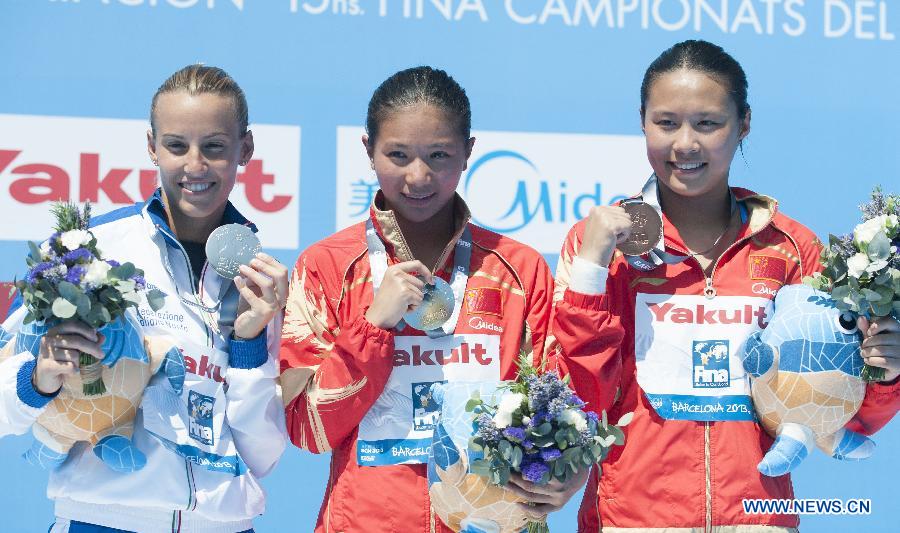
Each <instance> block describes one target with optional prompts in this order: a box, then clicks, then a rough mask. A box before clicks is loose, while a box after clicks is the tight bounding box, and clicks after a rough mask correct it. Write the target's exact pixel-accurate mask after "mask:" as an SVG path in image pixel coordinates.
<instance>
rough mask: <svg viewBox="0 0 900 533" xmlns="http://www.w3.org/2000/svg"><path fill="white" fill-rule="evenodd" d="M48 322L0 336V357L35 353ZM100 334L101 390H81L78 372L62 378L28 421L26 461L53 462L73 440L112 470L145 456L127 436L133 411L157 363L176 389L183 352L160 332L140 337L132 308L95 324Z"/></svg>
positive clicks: (132, 466)
mask: <svg viewBox="0 0 900 533" xmlns="http://www.w3.org/2000/svg"><path fill="white" fill-rule="evenodd" d="M47 330H48V328H47V326H45V325H43V324H39V323H36V322H31V323H29V324H25V325H21V326H20V327H19V329H18V331H16V332H15V334H14V335H10V334H9V333H6V334H5V335H4V337H5V340H4V341H3V342H0V360H3V359H6V358H7V357H10V356H13V355H15V354H18V353H22V352H24V351H28V352H31V353H32V354H33V355H35V357H37V355H38V352H39V349H40V341H41V337H43V335H44V334H45V333H46V332H47ZM100 332H101V333H102V334H103V335H104V337H105V339H104V341H103V352H104V353H105V354H106V357H105V358H104V359H103V369H102V379H103V382H104V384H105V386H106V392H104V393H103V394H99V395H92V396H86V395H85V394H84V392H83V387H82V379H81V375H80V374H78V373H76V374H74V375H72V376H69V377H67V378H66V380H65V382H64V383H63V386H62V390H61V391H60V392H59V395H58V396H57V397H56V398H55V399H54V400H53V401H52V402H50V403H49V404H48V405H47V408H46V410H45V411H44V412H43V413H41V415H40V416H39V417H38V419H37V421H36V422H35V423H34V426H32V433H33V434H34V439H35V440H34V442H33V443H32V446H31V448H30V449H29V450H28V451H27V452H25V459H27V460H28V461H29V462H30V463H32V464H36V465H39V466H42V467H45V468H56V467H58V466H59V465H61V464H62V463H63V461H65V459H66V457H68V454H69V450H71V448H72V446H74V445H75V443H76V442H79V441H86V442H89V443H90V444H91V445H93V450H94V453H95V454H96V455H97V456H98V457H99V458H100V459H101V460H102V461H103V462H104V464H106V465H107V466H108V467H109V468H111V469H113V470H115V471H117V472H133V471H135V470H140V469H141V468H143V467H144V465H145V464H146V462H147V459H146V456H145V455H144V454H143V452H141V451H140V450H139V449H138V448H137V447H136V446H135V445H134V443H133V442H132V441H131V436H132V432H133V431H134V417H135V414H136V412H137V409H138V407H139V406H140V403H141V396H142V395H143V392H144V387H146V386H147V383H149V381H150V378H151V377H152V376H153V374H155V373H156V372H157V371H159V370H160V369H161V370H162V371H163V372H165V374H166V376H167V377H168V380H169V383H170V384H171V386H172V387H173V388H174V389H175V391H176V392H177V393H179V394H180V392H181V388H182V387H183V385H184V373H185V367H184V358H183V357H182V356H181V352H180V351H179V350H178V349H177V348H176V347H175V345H174V344H172V343H171V342H170V341H168V340H167V339H165V338H151V337H147V338H144V337H143V336H142V334H141V329H140V326H139V325H138V324H137V322H136V318H135V317H134V313H133V312H128V313H126V314H125V315H124V316H123V317H122V318H121V319H119V320H116V321H114V322H112V323H110V324H108V325H107V326H105V327H103V328H101V329H100Z"/></svg>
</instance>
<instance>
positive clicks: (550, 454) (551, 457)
mask: <svg viewBox="0 0 900 533" xmlns="http://www.w3.org/2000/svg"><path fill="white" fill-rule="evenodd" d="M561 456H562V452H561V451H559V449H557V448H547V449H546V450H541V460H542V461H544V462H545V463H546V462H549V461H555V460H556V459H559V458H560V457H561Z"/></svg>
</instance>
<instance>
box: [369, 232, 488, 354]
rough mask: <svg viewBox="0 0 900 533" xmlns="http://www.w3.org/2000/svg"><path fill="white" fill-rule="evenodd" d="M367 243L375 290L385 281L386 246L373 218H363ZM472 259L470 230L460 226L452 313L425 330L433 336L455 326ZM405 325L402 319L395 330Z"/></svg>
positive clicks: (452, 282)
mask: <svg viewBox="0 0 900 533" xmlns="http://www.w3.org/2000/svg"><path fill="white" fill-rule="evenodd" d="M366 245H367V246H368V247H369V268H371V270H372V292H373V294H377V293H378V288H379V287H381V282H382V281H384V275H385V273H387V269H388V261H387V249H385V247H384V243H383V242H382V241H381V238H380V237H379V236H378V233H377V232H376V231H375V224H374V223H373V222H372V219H371V218H370V219H368V220H366ZM471 260H472V233H471V232H470V231H469V227H468V225H467V226H466V228H465V229H464V230H463V234H462V236H461V237H460V238H459V240H458V241H456V248H455V249H454V251H453V272H452V274H451V276H450V287H451V288H452V289H453V313H452V314H451V315H450V318H449V319H447V321H446V322H444V325H443V326H441V327H439V328H435V329H431V330H427V331H426V332H425V334H426V335H428V336H429V337H431V338H432V339H435V338H438V337H443V336H446V335H451V334H453V331H454V330H455V329H456V321H457V320H459V312H460V310H462V302H463V296H464V295H465V291H466V284H467V283H468V282H469V265H470V263H471ZM404 327H406V323H405V322H404V321H403V320H400V322H399V323H398V324H397V325H396V326H395V327H394V329H396V330H397V331H402V330H403V328H404Z"/></svg>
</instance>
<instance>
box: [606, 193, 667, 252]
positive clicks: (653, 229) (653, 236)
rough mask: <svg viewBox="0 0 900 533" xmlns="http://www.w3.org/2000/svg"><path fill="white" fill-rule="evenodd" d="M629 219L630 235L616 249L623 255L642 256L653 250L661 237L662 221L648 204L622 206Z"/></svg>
mask: <svg viewBox="0 0 900 533" xmlns="http://www.w3.org/2000/svg"><path fill="white" fill-rule="evenodd" d="M622 209H624V210H625V212H626V213H628V215H629V216H630V217H631V235H629V236H628V240H626V241H625V242H623V243H619V244H618V245H616V247H617V248H618V249H619V251H621V252H622V253H623V254H625V255H644V254H645V253H647V252H649V251H650V250H652V249H653V247H654V246H656V244H657V243H658V242H659V238H660V237H661V236H662V219H661V218H660V217H659V213H657V212H656V209H654V208H653V206H651V205H650V204H647V203H645V202H631V203H627V204H623V205H622Z"/></svg>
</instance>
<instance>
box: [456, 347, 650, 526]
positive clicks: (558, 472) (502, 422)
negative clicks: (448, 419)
mask: <svg viewBox="0 0 900 533" xmlns="http://www.w3.org/2000/svg"><path fill="white" fill-rule="evenodd" d="M518 368H519V371H518V374H517V376H516V380H515V381H513V382H510V383H506V384H504V385H502V387H503V390H502V393H501V395H500V397H499V402H498V403H497V405H491V404H488V403H485V402H484V401H483V400H482V399H481V397H480V395H478V394H475V395H473V397H472V399H471V400H469V402H468V404H467V405H466V410H467V411H469V412H472V413H475V422H474V426H475V434H474V435H473V436H472V438H471V439H470V441H469V449H470V450H472V451H474V452H478V451H480V452H481V453H482V454H483V457H482V458H480V459H477V460H473V461H472V463H471V470H472V472H473V473H475V474H478V475H481V476H483V477H486V478H488V479H489V480H490V481H491V482H492V483H495V484H497V485H506V483H507V482H508V481H509V477H510V473H511V472H519V473H521V475H522V477H523V478H524V479H526V480H528V481H530V482H532V483H537V484H545V483H548V482H549V481H550V480H551V479H557V480H559V481H562V482H565V481H566V480H568V479H569V478H570V477H571V476H572V475H574V474H577V473H578V471H579V470H580V469H582V468H591V467H592V466H593V465H595V464H599V463H600V462H601V461H602V460H603V459H604V458H606V456H607V454H608V453H609V450H610V448H611V447H612V446H613V445H614V444H619V445H621V444H624V442H625V434H624V432H623V431H622V429H621V428H622V427H624V426H626V425H627V424H628V423H629V422H630V421H631V418H632V414H633V413H628V414H626V415H624V416H622V418H621V419H619V421H618V422H617V423H616V425H612V424H610V423H609V422H608V421H607V418H606V412H605V411H604V412H603V413H602V415H599V416H598V415H597V414H596V413H594V412H590V411H589V412H585V411H584V410H583V408H584V407H585V405H586V404H585V402H583V401H582V400H581V399H580V398H579V397H578V396H577V395H576V394H575V393H574V392H573V391H572V389H570V388H569V378H568V376H566V377H565V378H560V377H559V374H558V373H557V372H556V371H550V372H540V371H539V369H537V368H535V367H534V366H532V364H531V362H530V360H529V357H528V356H526V355H523V356H522V357H520V358H519V361H518ZM528 531H529V532H530V533H534V532H541V531H548V529H547V525H546V523H544V522H540V523H535V522H532V523H531V524H529V526H528Z"/></svg>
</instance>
